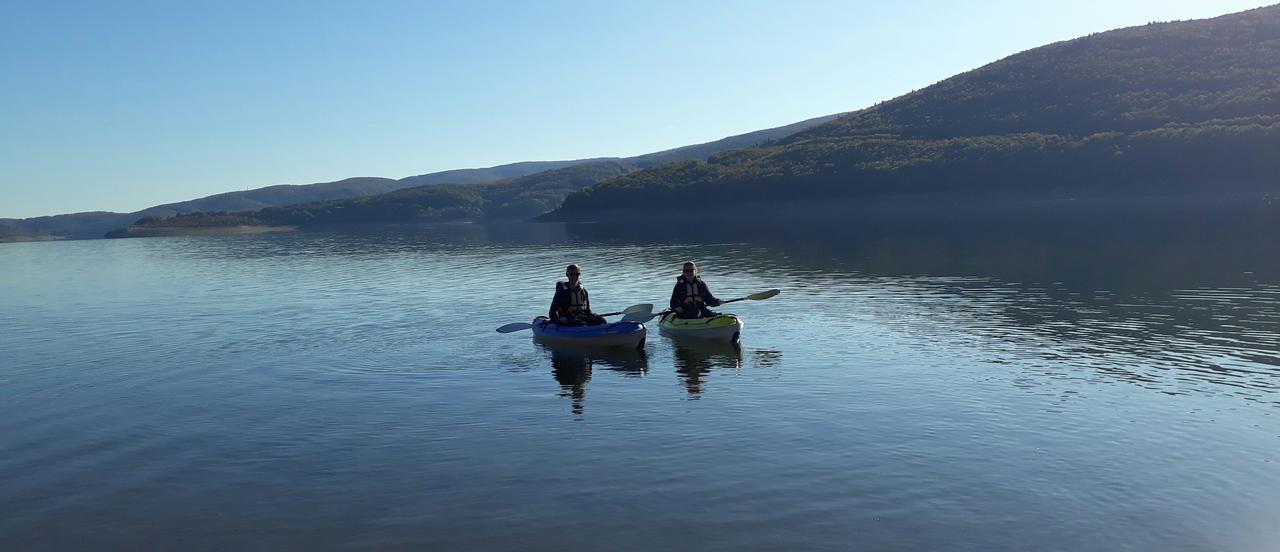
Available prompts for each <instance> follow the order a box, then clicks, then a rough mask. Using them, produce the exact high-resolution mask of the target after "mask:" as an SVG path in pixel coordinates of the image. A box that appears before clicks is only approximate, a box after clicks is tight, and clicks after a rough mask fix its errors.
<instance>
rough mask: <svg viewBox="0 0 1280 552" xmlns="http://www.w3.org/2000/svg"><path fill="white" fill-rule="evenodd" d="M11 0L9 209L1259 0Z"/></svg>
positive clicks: (865, 102)
mask: <svg viewBox="0 0 1280 552" xmlns="http://www.w3.org/2000/svg"><path fill="white" fill-rule="evenodd" d="M976 4H977V3H974V2H966V1H959V0H952V1H943V0H933V1H930V0H902V1H898V2H876V3H861V2H839V1H794V2H786V3H783V2H757V1H734V2H728V1H713V2H695V3H687V2H643V3H639V2H636V3H631V2H628V3H616V4H615V3H612V2H602V3H590V2H567V1H563V2H561V1H556V2H465V3H456V4H446V3H443V2H440V3H436V2H415V1H371V2H359V3H357V2H274V1H273V2H259V1H254V2H244V1H225V2H163V1H159V0H156V1H152V2H54V3H44V2H18V1H17V0H0V217H17V218H21V217H30V216H38V215H50V214H58V213H70V212H78V211H97V210H103V211H120V212H131V211H136V210H139V209H143V208H146V207H149V206H152V205H157V204H161V203H168V202H173V201H182V200H187V199H194V198H197V197H202V196H206V195H210V194H215V193H220V192H226V191H234V190H245V189H251V188H258V187H262V186H270V185H274V184H308V183H313V182H325V181H332V180H339V179H342V178H346V177H350V176H386V177H392V178H401V177H405V176H410V175H415V174H423V173H428V172H435V171H440V170H447V169H454V168H468V167H484V166H490V165H497V164H502V163H510V162H516V161H525V160H552V159H576V158H585V157H601V156H629V155H636V154H641V153H647V152H651V151H658V150H663V149H668V148H672V147H677V146H682V145H688V144H695V143H701V142H706V141H710V140H715V139H718V138H722V137H725V136H729V135H734V134H741V133H744V132H750V131H753V130H759V129H763V128H769V127H774V126H779V125H784V124H788V123H793V122H796V121H800V120H803V119H807V118H810V117H816V116H820V115H827V114H831V113H838V112H843V111H851V110H855V109H860V108H863V107H867V106H869V105H872V104H874V103H876V102H879V101H883V100H887V99H890V98H893V97H895V96H898V95H900V94H903V93H905V92H909V91H911V90H913V89H918V88H922V87H925V86H928V85H930V84H932V83H934V82H937V81H939V80H942V79H945V78H947V77H950V76H952V75H954V74H956V73H959V72H962V71H966V70H969V69H973V68H976V67H979V66H982V65H984V64H986V63H989V62H991V61H995V60H996V59H999V58H1001V57H1004V56H1007V55H1010V54H1014V53H1017V52H1019V51H1022V50H1026V49H1029V48H1033V47H1036V46H1040V45H1043V44H1047V43H1050V42H1055V41H1059V40H1065V39H1070V38H1074V37H1077V36H1081V35H1086V34H1089V33H1091V32H1099V31H1105V30H1109V29H1114V28H1119V27H1126V26H1131V25H1140V24H1144V23H1147V22H1149V21H1167V20H1173V19H1197V18H1204V17H1212V16H1217V15H1222V14H1226V13H1231V12H1236V11H1240V10H1244V9H1248V8H1253V7H1258V6H1262V5H1266V4H1267V2H1258V1H1253V0H1132V1H1128V0H1110V1H1103V0H1077V1H1071V2H1049V1H1016V0H992V1H988V2H983V3H981V5H976Z"/></svg>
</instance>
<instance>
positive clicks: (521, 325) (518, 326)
mask: <svg viewBox="0 0 1280 552" xmlns="http://www.w3.org/2000/svg"><path fill="white" fill-rule="evenodd" d="M532 327H533V324H530V323H528V322H512V323H510V324H507V325H505V326H498V333H511V332H518V331H520V330H527V329H529V328H532Z"/></svg>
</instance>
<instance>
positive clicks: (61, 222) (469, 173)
mask: <svg viewBox="0 0 1280 552" xmlns="http://www.w3.org/2000/svg"><path fill="white" fill-rule="evenodd" d="M838 116H839V115H838V114H837V115H828V116H824V117H816V118H813V119H808V120H805V121H800V122H797V123H792V124H789V125H784V126H780V127H775V128H769V129H764V130H758V131H753V132H748V133H745V134H739V135H735V136H729V137H726V138H722V139H720V140H716V141H712V142H707V143H703V144H695V145H691V146H683V147H679V148H673V149H669V150H664V151H659V152H654V153H648V154H644V155H638V156H635V157H630V158H591V159H575V160H565V161H524V162H518V163H509V164H505V165H497V166H493V167H485V168H477V169H453V170H447V171H440V172H435V173H428V174H421V175H415V176H409V177H405V178H401V179H399V180H395V179H390V178H377V177H356V178H347V179H343V180H339V181H335V182H324V183H318V184H305V185H278V186H268V187H265V188H257V189H253V190H244V191H236V192H225V193H221V194H215V195H211V196H207V197H203V198H199V199H193V200H190V201H182V202H176V203H167V204H163V205H157V206H155V207H149V208H147V209H143V210H141V211H135V212H132V213H111V212H89V213H73V214H66V215H53V216H46V217H34V218H28V219H0V241H4V240H5V236H6V235H10V236H19V235H21V236H36V237H50V236H59V237H69V238H77V239H86V238H100V237H102V235H103V234H104V233H106V232H107V231H109V230H112V229H115V228H121V227H124V226H128V225H130V224H132V223H133V222H135V221H137V220H139V219H142V218H162V217H173V216H177V215H187V214H191V213H200V212H246V211H258V210H262V209H267V208H273V207H287V206H291V205H302V204H308V203H314V204H322V203H326V202H334V201H341V200H349V199H355V198H360V197H369V196H375V195H379V194H385V193H389V192H394V191H397V190H402V189H407V188H414V187H420V186H433V185H442V184H456V185H477V184H487V183H493V182H499V181H504V180H505V181H510V180H511V179H517V178H520V177H524V176H530V175H535V174H539V173H544V172H548V171H558V170H561V169H566V168H570V167H574V166H580V165H588V164H595V163H619V164H620V165H617V166H626V167H629V170H628V171H627V172H630V171H631V170H638V169H640V168H645V167H652V166H656V165H659V164H661V163H664V162H667V161H670V160H677V159H701V158H705V157H706V156H709V155H712V154H714V153H716V152H720V151H724V150H727V149H732V148H737V147H743V146H744V145H753V144H758V143H762V142H767V141H770V140H776V139H779V138H783V137H785V136H787V135H789V134H791V133H793V132H796V131H797V130H802V129H804V128H808V127H810V126H813V125H816V124H822V123H825V122H828V121H831V120H834V119H835V118H836V117H838ZM606 172H607V171H606ZM584 174H588V175H596V176H598V175H600V174H604V173H602V172H600V171H597V170H593V169H587V170H585V171H584ZM553 177H563V178H561V179H560V180H559V181H558V182H560V184H561V185H564V184H565V183H570V182H572V183H573V184H569V188H565V189H563V190H561V191H559V192H548V190H549V189H550V188H556V189H558V190H559V189H560V187H559V186H551V187H550V188H549V187H547V186H545V185H541V186H542V187H541V188H540V190H541V193H542V194H543V195H544V196H545V197H542V198H541V199H539V200H538V203H539V204H541V202H543V201H545V200H547V198H551V199H554V204H553V205H550V206H549V207H548V209H551V208H554V207H556V206H558V205H559V203H560V200H561V199H562V198H563V193H568V191H572V190H576V189H578V188H576V187H573V186H578V185H583V186H585V185H586V181H584V180H582V178H580V177H570V176H566V175H564V174H557V175H553ZM590 183H594V182H590ZM516 185H517V186H518V185H519V184H518V183H517V184H516ZM547 193H550V196H546V194H547ZM506 195H510V194H506ZM422 197H428V196H425V195H424V196H422ZM430 197H435V196H430ZM526 199H528V198H526ZM531 204H532V203H531ZM501 210H502V211H504V212H511V211H512V210H511V209H501ZM515 210H519V209H515ZM544 210H545V209H544ZM536 214H538V213H530V214H529V216H533V215H536Z"/></svg>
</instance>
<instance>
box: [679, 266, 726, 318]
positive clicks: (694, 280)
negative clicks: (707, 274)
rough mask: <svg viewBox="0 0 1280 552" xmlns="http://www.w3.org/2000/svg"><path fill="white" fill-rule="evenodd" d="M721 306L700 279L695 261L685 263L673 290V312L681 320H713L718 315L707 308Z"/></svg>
mask: <svg viewBox="0 0 1280 552" xmlns="http://www.w3.org/2000/svg"><path fill="white" fill-rule="evenodd" d="M718 306H720V300H719V299H716V297H715V296H714V295H711V292H710V291H709V290H707V284H706V283H704V282H703V281H702V278H699V277H698V265H696V264H693V261H689V262H686V263H684V269H683V270H682V271H681V272H680V275H679V276H677V277H676V287H675V289H673V290H671V311H672V312H674V313H676V316H677V317H679V318H711V317H712V316H716V313H714V312H711V309H709V308H707V307H718Z"/></svg>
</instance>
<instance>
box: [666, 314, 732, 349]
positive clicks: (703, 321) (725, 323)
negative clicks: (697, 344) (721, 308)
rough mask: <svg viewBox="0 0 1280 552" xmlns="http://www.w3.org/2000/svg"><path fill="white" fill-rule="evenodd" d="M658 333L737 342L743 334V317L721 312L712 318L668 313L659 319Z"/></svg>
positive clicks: (678, 337)
mask: <svg viewBox="0 0 1280 552" xmlns="http://www.w3.org/2000/svg"><path fill="white" fill-rule="evenodd" d="M658 333H661V334H662V335H665V336H668V337H673V338H676V339H685V338H688V339H699V340H709V341H727V342H729V343H737V342H738V338H739V337H741V334H742V319H741V318H738V316H737V315H734V314H720V315H716V316H712V317H710V318H677V317H676V315H674V314H671V313H668V314H664V315H662V319H661V320H659V321H658Z"/></svg>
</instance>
